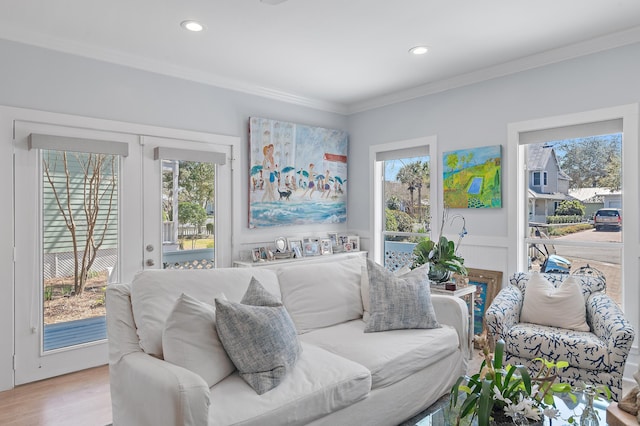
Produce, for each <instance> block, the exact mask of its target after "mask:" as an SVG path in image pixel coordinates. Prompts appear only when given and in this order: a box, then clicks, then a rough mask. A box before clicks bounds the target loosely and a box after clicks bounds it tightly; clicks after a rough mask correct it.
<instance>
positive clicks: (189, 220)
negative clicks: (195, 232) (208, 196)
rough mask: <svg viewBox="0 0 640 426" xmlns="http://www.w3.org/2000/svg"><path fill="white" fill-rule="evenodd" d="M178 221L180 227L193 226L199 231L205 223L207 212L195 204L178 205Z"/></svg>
mask: <svg viewBox="0 0 640 426" xmlns="http://www.w3.org/2000/svg"><path fill="white" fill-rule="evenodd" d="M178 220H179V221H180V224H182V225H187V224H190V225H195V226H197V227H198V229H200V228H201V227H202V226H203V225H204V224H205V222H206V221H207V212H206V210H205V209H204V207H202V206H200V205H198V204H196V203H191V202H184V203H179V204H178Z"/></svg>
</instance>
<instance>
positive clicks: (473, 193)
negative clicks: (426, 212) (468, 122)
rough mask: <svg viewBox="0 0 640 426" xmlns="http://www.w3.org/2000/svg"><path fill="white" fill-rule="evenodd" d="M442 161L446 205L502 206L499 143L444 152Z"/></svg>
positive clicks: (458, 206) (472, 206) (455, 206)
mask: <svg viewBox="0 0 640 426" xmlns="http://www.w3.org/2000/svg"><path fill="white" fill-rule="evenodd" d="M442 162H443V188H444V205H445V207H449V208H470V209H472V208H501V207H502V190H501V186H502V185H501V181H502V165H501V163H502V146H501V145H494V146H486V147H481V148H472V149H461V150H458V151H449V152H445V153H444V154H443V156H442Z"/></svg>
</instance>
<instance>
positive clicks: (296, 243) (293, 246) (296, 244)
mask: <svg viewBox="0 0 640 426" xmlns="http://www.w3.org/2000/svg"><path fill="white" fill-rule="evenodd" d="M287 244H288V245H289V250H291V251H292V252H293V256H294V257H296V258H301V257H302V240H297V239H291V238H290V239H288V240H287Z"/></svg>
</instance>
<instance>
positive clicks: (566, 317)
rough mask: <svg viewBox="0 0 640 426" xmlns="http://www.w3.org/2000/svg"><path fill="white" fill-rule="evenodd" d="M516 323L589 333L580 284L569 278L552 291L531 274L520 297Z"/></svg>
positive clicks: (537, 274) (542, 281)
mask: <svg viewBox="0 0 640 426" xmlns="http://www.w3.org/2000/svg"><path fill="white" fill-rule="evenodd" d="M520 322H529V323H533V324H539V325H547V326H551V327H559V328H566V329H569V330H575V331H589V325H588V324H587V310H586V308H585V303H584V298H583V297H582V290H581V289H580V284H578V282H577V281H576V280H575V279H574V278H573V277H572V276H569V277H567V278H566V279H565V280H564V281H563V282H562V284H560V286H559V287H558V288H556V287H555V286H554V285H553V284H551V283H550V282H549V281H547V280H546V279H544V277H542V276H541V275H540V274H539V273H538V272H533V273H531V276H530V277H529V281H528V282H527V288H526V291H525V293H524V302H523V304H522V312H521V313H520Z"/></svg>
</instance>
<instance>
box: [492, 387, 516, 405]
mask: <svg viewBox="0 0 640 426" xmlns="http://www.w3.org/2000/svg"><path fill="white" fill-rule="evenodd" d="M493 399H496V400H498V401H502V402H505V403H507V405H511V404H512V402H511V400H510V399H509V398H505V397H503V396H502V392H500V389H498V387H497V386H495V385H494V386H493Z"/></svg>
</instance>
